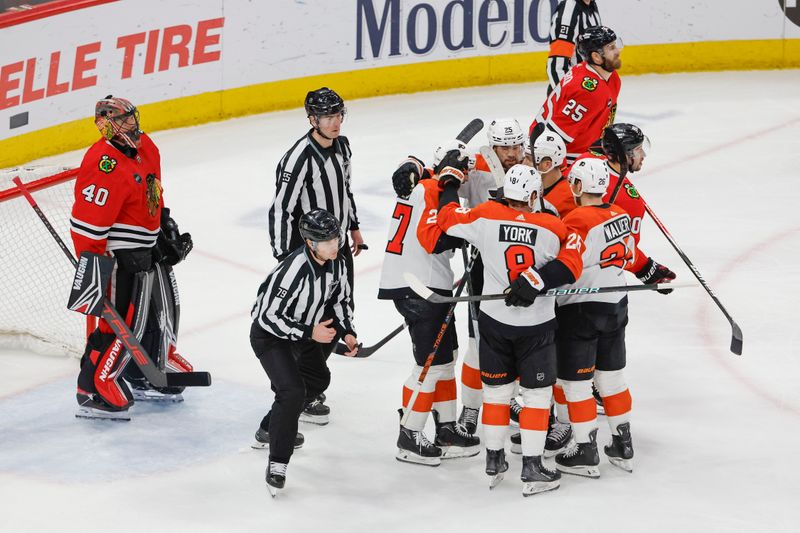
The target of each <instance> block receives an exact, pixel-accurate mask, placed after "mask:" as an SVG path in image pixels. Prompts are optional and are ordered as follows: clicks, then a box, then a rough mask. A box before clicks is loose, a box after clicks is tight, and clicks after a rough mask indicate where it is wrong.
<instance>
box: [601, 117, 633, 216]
mask: <svg viewBox="0 0 800 533" xmlns="http://www.w3.org/2000/svg"><path fill="white" fill-rule="evenodd" d="M603 138H604V139H605V141H606V142H607V143H608V144H610V145H611V146H612V147H613V149H614V155H615V156H616V158H617V162H618V163H619V179H618V180H617V184H616V185H614V190H613V191H611V196H609V197H608V203H610V204H613V203H614V200H616V199H617V195H618V194H619V191H620V189H621V188H622V182H623V181H625V177H626V176H627V175H628V154H626V153H625V147H624V146H622V141H620V140H619V137H617V134H616V133H614V131H613V130H612V129H611V128H606V129H605V131H603ZM606 155H608V154H606ZM609 166H610V165H609Z"/></svg>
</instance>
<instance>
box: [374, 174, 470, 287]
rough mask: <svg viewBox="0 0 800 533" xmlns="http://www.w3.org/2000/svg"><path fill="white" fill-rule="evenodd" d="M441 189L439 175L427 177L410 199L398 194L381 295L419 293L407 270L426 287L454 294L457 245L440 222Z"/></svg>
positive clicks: (418, 185) (382, 277) (393, 213)
mask: <svg viewBox="0 0 800 533" xmlns="http://www.w3.org/2000/svg"><path fill="white" fill-rule="evenodd" d="M440 194H441V190H440V188H439V182H438V181H437V180H435V179H423V180H420V182H419V183H418V184H417V185H416V186H415V187H414V189H413V190H412V191H411V194H410V195H409V197H408V200H405V199H403V198H399V197H398V198H397V203H396V204H395V206H394V211H393V212H392V221H391V223H390V224H389V242H388V243H387V244H386V256H385V257H384V259H383V269H382V271H381V281H380V285H379V289H378V298H379V299H381V300H396V299H400V298H408V297H417V295H416V293H414V292H413V291H412V290H411V289H410V288H409V287H408V283H406V280H405V278H404V277H403V273H405V272H409V273H411V274H414V275H415V276H416V277H417V278H419V279H420V281H422V282H423V283H424V284H425V286H426V287H428V288H429V289H431V290H434V291H436V292H438V293H440V294H442V295H445V296H450V295H452V294H453V270H452V269H451V268H450V258H452V257H453V251H452V250H446V247H447V246H450V247H454V246H457V242H458V241H455V242H454V240H452V239H449V238H448V237H447V235H445V234H444V232H443V231H442V230H441V229H440V228H439V226H438V224H437V220H436V218H437V210H438V207H439V195H440Z"/></svg>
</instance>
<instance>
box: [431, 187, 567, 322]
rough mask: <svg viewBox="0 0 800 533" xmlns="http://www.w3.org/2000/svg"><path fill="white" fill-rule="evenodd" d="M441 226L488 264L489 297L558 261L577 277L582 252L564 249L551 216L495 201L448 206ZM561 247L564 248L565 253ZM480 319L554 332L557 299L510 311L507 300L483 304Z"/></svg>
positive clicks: (563, 232)
mask: <svg viewBox="0 0 800 533" xmlns="http://www.w3.org/2000/svg"><path fill="white" fill-rule="evenodd" d="M438 220H439V226H440V227H441V228H442V229H443V230H444V231H445V232H447V234H448V235H452V236H454V237H461V238H463V239H464V240H466V241H468V242H470V243H471V244H473V245H474V246H476V247H477V248H478V250H479V251H480V253H481V257H482V258H483V263H484V274H483V276H484V286H483V292H484V293H486V294H496V293H501V292H503V291H504V290H505V289H506V288H508V286H509V285H510V284H511V282H512V281H514V280H515V279H517V277H518V276H519V274H520V272H522V271H523V270H526V269H527V268H528V267H531V266H533V267H537V268H538V267H541V266H543V265H545V264H546V263H548V262H550V261H552V260H553V259H555V258H557V257H558V259H559V260H560V261H561V262H563V263H564V264H565V265H566V266H567V267H568V268H569V269H570V270H571V271H572V273H573V275H574V276H575V278H578V276H579V275H580V271H581V264H580V251H579V250H568V249H566V247H562V245H563V244H565V241H566V238H567V228H566V226H564V223H563V222H562V221H561V220H560V219H558V218H556V217H554V216H552V215H548V214H544V213H525V212H522V211H517V210H515V209H513V208H511V207H509V206H507V205H505V204H504V203H501V202H497V201H488V202H484V203H482V204H480V205H478V206H477V207H475V208H473V209H467V208H463V207H458V205H457V204H455V203H449V204H447V205H445V206H443V207H442V208H441V210H440V211H439V216H438ZM562 248H563V249H562ZM480 309H481V315H486V316H488V317H489V318H491V319H492V320H494V321H495V322H497V323H498V327H503V326H511V327H512V328H513V329H514V330H515V333H519V334H534V333H537V332H539V331H544V330H547V329H554V328H555V299H554V298H537V299H536V301H535V302H534V304H533V305H531V306H530V307H508V306H506V304H505V302H504V301H503V300H487V301H484V302H481V308H480Z"/></svg>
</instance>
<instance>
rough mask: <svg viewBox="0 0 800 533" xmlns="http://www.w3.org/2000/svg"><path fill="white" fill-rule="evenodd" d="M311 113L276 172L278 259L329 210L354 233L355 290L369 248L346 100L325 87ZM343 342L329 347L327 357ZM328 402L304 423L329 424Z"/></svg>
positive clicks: (311, 101) (308, 104)
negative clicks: (313, 214)
mask: <svg viewBox="0 0 800 533" xmlns="http://www.w3.org/2000/svg"><path fill="white" fill-rule="evenodd" d="M305 111H306V115H307V116H308V122H309V124H310V125H311V129H309V131H308V133H306V134H305V135H304V136H303V137H301V138H300V139H298V140H297V141H296V142H295V143H294V145H293V146H292V147H291V148H290V149H289V151H288V152H286V154H285V155H284V156H283V157H282V158H281V160H280V163H278V168H277V169H276V171H275V199H274V200H273V202H272V206H271V207H270V209H269V235H270V240H271V243H272V251H273V255H274V256H275V258H276V259H278V260H279V261H280V260H282V259H284V258H285V257H286V256H287V255H289V253H291V252H292V251H293V250H295V249H296V248H297V247H298V246H300V245H301V244H303V239H302V237H301V235H300V232H299V229H298V220H299V218H300V215H302V214H303V213H306V212H308V211H310V210H312V209H317V208H319V209H325V210H326V211H328V212H330V213H333V215H334V216H336V218H337V219H338V220H339V223H340V224H341V227H342V234H343V235H347V232H348V231H349V235H350V237H349V239H347V238H343V239H342V241H341V244H342V247H343V248H342V257H343V258H344V260H345V261H346V262H347V271H348V273H349V274H348V275H349V278H348V283H349V284H350V288H351V291H352V287H353V277H352V276H353V256H357V255H358V254H360V253H361V251H362V250H364V249H366V245H365V244H364V239H363V238H362V236H361V230H360V229H359V223H358V215H357V213H356V204H355V199H354V198H353V193H352V190H351V189H350V180H351V178H350V172H351V161H350V159H351V156H352V151H351V150H350V141H349V140H348V139H347V137H345V136H343V135H341V128H342V122H343V121H344V117H345V113H346V109H345V105H344V100H342V98H341V97H340V96H339V95H338V94H336V92H335V91H333V90H331V89H329V88H328V87H322V88H320V89H317V90H315V91H310V92H309V93H308V94H307V95H306V99H305ZM351 294H352V292H351ZM351 305H352V301H351ZM337 340H338V339H334V341H333V342H332V343H330V345H329V346H328V347H327V348H326V350H327V354H326V357H327V356H328V355H330V353H331V352H332V351H333V348H334V346H335V345H336V341H337ZM324 399H325V398H324V395H323V396H321V397H320V398H313V399H310V400H309V403H308V405H307V406H306V407H305V409H304V416H303V417H301V421H303V422H311V423H317V421H318V420H327V419H328V415H329V413H330V408H329V407H328V406H327V405H325V404H324V403H323V401H324Z"/></svg>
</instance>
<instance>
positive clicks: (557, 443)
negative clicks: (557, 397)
mask: <svg viewBox="0 0 800 533" xmlns="http://www.w3.org/2000/svg"><path fill="white" fill-rule="evenodd" d="M571 441H572V425H571V424H563V423H561V422H559V421H558V420H556V418H555V417H553V418H552V419H551V423H550V426H549V427H548V428H547V440H545V443H544V456H545V457H553V456H554V455H557V454H558V453H559V452H560V451H562V450H563V449H564V448H566V447H567V446H569V443H570V442H571Z"/></svg>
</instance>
